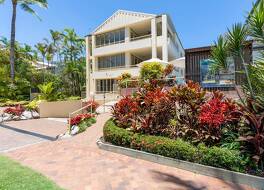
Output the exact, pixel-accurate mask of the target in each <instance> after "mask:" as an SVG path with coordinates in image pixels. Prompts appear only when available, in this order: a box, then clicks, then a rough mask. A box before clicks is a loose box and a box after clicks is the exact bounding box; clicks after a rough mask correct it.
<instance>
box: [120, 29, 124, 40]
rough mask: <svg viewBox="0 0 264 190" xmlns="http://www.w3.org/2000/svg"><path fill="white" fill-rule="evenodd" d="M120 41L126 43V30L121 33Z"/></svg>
mask: <svg viewBox="0 0 264 190" xmlns="http://www.w3.org/2000/svg"><path fill="white" fill-rule="evenodd" d="M120 41H125V30H124V29H123V30H121V31H120Z"/></svg>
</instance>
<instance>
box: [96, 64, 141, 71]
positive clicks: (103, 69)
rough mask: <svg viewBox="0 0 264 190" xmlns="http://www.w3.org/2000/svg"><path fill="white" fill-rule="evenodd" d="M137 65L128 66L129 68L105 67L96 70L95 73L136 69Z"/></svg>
mask: <svg viewBox="0 0 264 190" xmlns="http://www.w3.org/2000/svg"><path fill="white" fill-rule="evenodd" d="M136 67H137V65H129V66H118V67H105V68H96V69H95V71H106V70H107V71H111V70H118V69H128V68H136Z"/></svg>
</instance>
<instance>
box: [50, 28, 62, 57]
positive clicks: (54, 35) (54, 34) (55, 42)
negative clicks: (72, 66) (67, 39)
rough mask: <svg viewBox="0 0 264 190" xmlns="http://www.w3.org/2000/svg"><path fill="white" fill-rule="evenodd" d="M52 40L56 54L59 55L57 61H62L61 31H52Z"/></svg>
mask: <svg viewBox="0 0 264 190" xmlns="http://www.w3.org/2000/svg"><path fill="white" fill-rule="evenodd" d="M50 34H51V40H52V43H53V47H54V53H56V54H57V61H58V60H59V61H61V57H60V41H61V39H62V34H61V32H59V31H54V30H50Z"/></svg>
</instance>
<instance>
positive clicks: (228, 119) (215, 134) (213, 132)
mask: <svg viewBox="0 0 264 190" xmlns="http://www.w3.org/2000/svg"><path fill="white" fill-rule="evenodd" d="M237 110H238V106H237V104H236V103H235V102H233V101H231V100H230V99H227V98H225V97H224V95H223V93H221V92H219V91H216V92H213V96H212V97H211V98H210V99H209V100H208V101H207V102H206V103H205V104H203V105H202V106H201V110H200V114H199V122H200V124H201V129H202V130H201V132H200V137H201V139H202V140H203V142H206V143H207V144H214V143H217V142H219V141H220V139H221V135H222V134H221V132H222V127H223V126H224V125H225V124H228V123H233V122H238V120H239V119H240V116H239V115H238V114H236V113H235V112H236V111H237Z"/></svg>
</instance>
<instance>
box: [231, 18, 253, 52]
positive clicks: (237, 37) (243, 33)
mask: <svg viewBox="0 0 264 190" xmlns="http://www.w3.org/2000/svg"><path fill="white" fill-rule="evenodd" d="M227 30H228V31H227V34H226V39H227V43H228V50H229V51H230V53H232V54H233V55H235V56H240V55H241V54H243V48H244V46H245V42H246V40H247V38H248V34H249V32H248V28H247V26H245V25H243V24H242V23H236V24H234V25H233V26H232V28H231V29H229V28H228V29H227Z"/></svg>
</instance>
